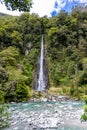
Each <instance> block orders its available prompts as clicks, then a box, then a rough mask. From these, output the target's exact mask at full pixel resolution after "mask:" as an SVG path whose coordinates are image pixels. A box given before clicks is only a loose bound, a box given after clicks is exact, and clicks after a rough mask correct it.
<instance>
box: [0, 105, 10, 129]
mask: <svg viewBox="0 0 87 130" xmlns="http://www.w3.org/2000/svg"><path fill="white" fill-rule="evenodd" d="M8 126H9V113H8V105H5V104H0V129H2V128H4V127H8Z"/></svg>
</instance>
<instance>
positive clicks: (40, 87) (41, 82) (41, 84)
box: [38, 35, 45, 91]
mask: <svg viewBox="0 0 87 130" xmlns="http://www.w3.org/2000/svg"><path fill="white" fill-rule="evenodd" d="M43 44H44V43H43V35H42V41H41V52H40V71H39V80H38V91H43V90H44V88H45V84H44V76H43V59H44V45H43Z"/></svg>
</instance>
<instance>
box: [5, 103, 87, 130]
mask: <svg viewBox="0 0 87 130" xmlns="http://www.w3.org/2000/svg"><path fill="white" fill-rule="evenodd" d="M83 105H84V104H83V103H82V102H78V101H62V102H41V101H40V102H28V103H12V104H10V108H9V112H10V113H11V117H10V118H11V119H10V124H11V126H10V127H9V128H6V129H4V130H87V122H81V121H80V116H81V114H82V113H83Z"/></svg>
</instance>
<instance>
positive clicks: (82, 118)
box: [81, 113, 87, 121]
mask: <svg viewBox="0 0 87 130" xmlns="http://www.w3.org/2000/svg"><path fill="white" fill-rule="evenodd" d="M81 120H82V121H87V115H86V114H85V113H84V114H82V115H81Z"/></svg>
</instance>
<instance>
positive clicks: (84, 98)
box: [83, 95, 87, 104]
mask: <svg viewBox="0 0 87 130" xmlns="http://www.w3.org/2000/svg"><path fill="white" fill-rule="evenodd" d="M83 101H84V102H85V104H87V96H86V95H85V96H83Z"/></svg>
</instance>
